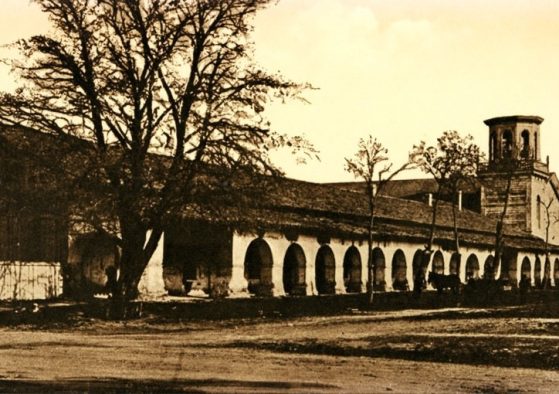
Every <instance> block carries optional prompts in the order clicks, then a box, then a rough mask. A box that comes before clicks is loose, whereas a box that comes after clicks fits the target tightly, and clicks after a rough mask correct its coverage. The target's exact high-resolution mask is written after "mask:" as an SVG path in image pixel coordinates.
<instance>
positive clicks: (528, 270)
mask: <svg viewBox="0 0 559 394" xmlns="http://www.w3.org/2000/svg"><path fill="white" fill-rule="evenodd" d="M520 277H521V278H523V277H526V278H527V279H528V280H529V281H530V283H532V262H531V261H530V259H529V258H528V256H526V257H524V258H523V259H522V264H521V266H520Z"/></svg>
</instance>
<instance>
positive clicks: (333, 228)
mask: <svg viewBox="0 0 559 394" xmlns="http://www.w3.org/2000/svg"><path fill="white" fill-rule="evenodd" d="M4 131H5V130H4ZM25 134H28V135H29V136H28V137H26V138H29V139H30V140H29V141H28V142H27V143H26V145H27V144H29V145H30V146H32V145H33V141H35V142H39V141H40V143H41V144H43V143H47V144H48V143H50V142H52V141H53V137H52V136H46V135H44V134H42V133H38V132H36V131H32V130H28V133H25ZM4 135H6V134H4ZM71 141H72V142H75V140H74V139H71ZM69 145H71V144H69ZM269 180H271V181H272V182H267V183H269V184H271V185H272V186H271V187H269V190H268V192H267V193H266V194H265V195H264V199H263V201H259V202H258V203H255V204H252V205H251V204H250V203H249V204H248V207H247V206H246V205H245V206H244V208H243V209H242V210H241V209H240V208H236V207H233V206H225V207H221V208H220V210H219V212H218V211H214V213H211V212H212V211H211V210H210V211H208V210H207V209H192V208H185V210H184V211H183V212H182V215H181V216H182V217H186V218H191V219H200V220H208V221H213V222H221V223H224V224H226V223H229V224H239V225H240V226H246V227H247V228H254V227H260V228H266V229H274V228H283V229H288V228H289V229H299V230H301V231H310V232H313V233H316V232H326V233H332V234H338V235H343V236H348V237H359V238H363V237H365V235H366V228H367V223H368V215H369V212H368V204H367V199H366V196H365V193H364V190H362V186H363V184H361V183H351V184H318V183H311V182H304V181H299V180H294V179H289V178H270V179H269ZM344 185H351V187H344ZM433 186H434V182H433V181H432V180H429V179H420V180H417V179H416V180H406V181H395V182H394V183H393V186H392V188H393V189H392V190H393V191H394V194H400V193H402V194H405V193H407V192H408V191H410V190H414V189H415V190H419V189H420V190H430V188H431V187H433ZM203 211H205V212H206V213H205V214H201V212H203ZM207 212H210V213H209V214H208V213H207ZM431 216H432V208H431V207H429V206H428V205H427V204H425V203H421V202H417V201H411V200H405V199H401V198H395V197H388V196H379V198H378V201H377V206H376V217H377V220H376V226H375V233H376V237H377V238H390V237H395V238H398V237H400V238H406V239H415V240H417V241H419V242H421V240H426V239H427V237H428V234H429V226H430V224H431ZM452 218H453V216H452V207H451V206H450V205H449V204H447V203H441V204H439V209H438V214H437V231H436V232H435V237H436V238H437V239H439V242H440V241H441V240H443V242H445V241H452V239H453V233H452V228H453V219H452ZM457 218H458V219H457V220H458V221H457V225H458V228H459V229H460V234H461V235H460V237H461V240H462V242H465V243H470V244H478V245H484V246H487V247H489V248H490V247H491V245H493V243H494V237H495V235H494V234H495V228H496V223H495V221H493V220H491V219H489V218H487V217H485V216H482V215H480V214H477V213H474V212H471V211H466V210H464V211H460V212H458V216H457ZM505 231H506V234H507V241H506V242H507V244H508V245H510V246H514V247H517V248H522V249H538V250H542V249H543V248H544V244H543V241H542V240H541V239H539V238H537V237H534V236H532V235H531V234H529V233H527V232H525V231H522V230H520V229H518V228H515V227H510V226H506V227H505Z"/></svg>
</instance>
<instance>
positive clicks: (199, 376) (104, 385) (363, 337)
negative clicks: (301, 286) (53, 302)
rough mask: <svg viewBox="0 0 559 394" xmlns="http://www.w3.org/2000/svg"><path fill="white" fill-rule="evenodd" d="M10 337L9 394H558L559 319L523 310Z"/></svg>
mask: <svg viewBox="0 0 559 394" xmlns="http://www.w3.org/2000/svg"><path fill="white" fill-rule="evenodd" d="M493 312H494V311H489V312H486V311H479V310H478V311H472V310H460V309H455V310H445V311H401V312H383V313H368V314H360V315H347V316H337V317H312V318H300V319H289V320H275V321H268V320H243V321H241V320H238V321H227V322H218V323H216V322H172V323H170V322H160V321H154V320H153V319H150V318H147V319H142V320H138V321H134V322H130V323H127V324H124V323H112V322H103V321H83V322H81V323H80V324H79V325H73V326H62V327H46V328H38V327H25V326H20V327H12V328H2V329H0V379H1V381H0V391H1V392H6V391H33V392H35V391H48V390H54V391H60V390H63V391H64V390H69V391H84V390H87V391H93V392H95V391H103V392H107V391H108V392H111V391H112V392H125V391H129V392H152V391H160V390H166V391H175V392H177V391H178V392H212V393H213V392H304V393H309V392H317V393H319V392H320V393H322V392H326V393H338V392H348V393H349V392H367V393H368V392H374V393H377V392H402V393H404V392H405V393H409V392H453V393H454V392H550V393H551V392H557V391H558V390H559V359H558V358H557V357H558V355H559V319H555V318H553V317H549V316H547V315H546V316H544V317H542V316H539V315H537V314H535V315H533V316H526V313H525V311H521V310H512V309H511V310H500V311H497V313H493Z"/></svg>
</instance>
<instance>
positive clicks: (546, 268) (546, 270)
mask: <svg viewBox="0 0 559 394" xmlns="http://www.w3.org/2000/svg"><path fill="white" fill-rule="evenodd" d="M550 287H551V261H549V257H546V258H545V263H544V265H543V279H542V288H544V289H549V288H550Z"/></svg>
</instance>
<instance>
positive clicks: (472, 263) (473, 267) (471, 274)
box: [466, 253, 479, 282]
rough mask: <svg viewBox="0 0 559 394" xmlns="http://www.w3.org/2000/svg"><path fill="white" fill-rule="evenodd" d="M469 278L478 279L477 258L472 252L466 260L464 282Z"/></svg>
mask: <svg viewBox="0 0 559 394" xmlns="http://www.w3.org/2000/svg"><path fill="white" fill-rule="evenodd" d="M470 279H479V260H478V259H477V256H476V255H475V254H473V253H472V254H471V255H470V256H468V259H467V260H466V282H467V281H468V280H470Z"/></svg>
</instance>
